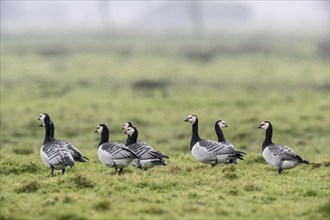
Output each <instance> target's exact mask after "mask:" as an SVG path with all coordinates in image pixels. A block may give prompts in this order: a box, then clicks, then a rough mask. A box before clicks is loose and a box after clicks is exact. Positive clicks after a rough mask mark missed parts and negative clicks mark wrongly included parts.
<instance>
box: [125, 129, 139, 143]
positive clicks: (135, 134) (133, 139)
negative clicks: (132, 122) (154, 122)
mask: <svg viewBox="0 0 330 220" xmlns="http://www.w3.org/2000/svg"><path fill="white" fill-rule="evenodd" d="M134 130H135V131H134V132H133V134H132V136H130V135H127V140H126V146H128V145H131V144H135V143H136V142H137V138H138V136H139V132H138V130H137V129H136V128H134Z"/></svg>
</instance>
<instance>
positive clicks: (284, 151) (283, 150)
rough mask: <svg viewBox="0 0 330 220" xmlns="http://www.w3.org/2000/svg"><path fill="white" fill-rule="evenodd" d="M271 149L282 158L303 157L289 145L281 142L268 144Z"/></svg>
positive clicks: (296, 158)
mask: <svg viewBox="0 0 330 220" xmlns="http://www.w3.org/2000/svg"><path fill="white" fill-rule="evenodd" d="M268 149H269V151H270V152H271V153H272V154H274V156H276V157H280V158H281V159H282V160H296V161H302V159H301V158H300V157H299V156H298V155H297V154H296V153H295V152H294V151H293V150H292V149H290V148H289V147H287V146H284V145H280V144H271V145H269V146H268Z"/></svg>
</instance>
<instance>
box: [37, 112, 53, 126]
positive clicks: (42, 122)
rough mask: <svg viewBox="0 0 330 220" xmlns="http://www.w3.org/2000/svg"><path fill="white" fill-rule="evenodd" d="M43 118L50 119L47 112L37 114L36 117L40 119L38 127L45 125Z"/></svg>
mask: <svg viewBox="0 0 330 220" xmlns="http://www.w3.org/2000/svg"><path fill="white" fill-rule="evenodd" d="M45 119H46V120H47V119H50V118H49V115H48V114H47V113H41V114H40V115H39V118H38V120H39V121H41V124H40V125H39V127H43V126H45Z"/></svg>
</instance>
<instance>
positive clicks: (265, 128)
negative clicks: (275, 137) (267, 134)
mask: <svg viewBox="0 0 330 220" xmlns="http://www.w3.org/2000/svg"><path fill="white" fill-rule="evenodd" d="M268 127H269V123H268V122H264V121H263V122H261V124H260V128H262V129H264V130H267V129H268Z"/></svg>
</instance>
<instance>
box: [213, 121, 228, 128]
mask: <svg viewBox="0 0 330 220" xmlns="http://www.w3.org/2000/svg"><path fill="white" fill-rule="evenodd" d="M215 125H216V126H218V127H219V128H226V127H228V125H227V124H226V122H225V121H224V120H218V121H217V122H216V123H215Z"/></svg>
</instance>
